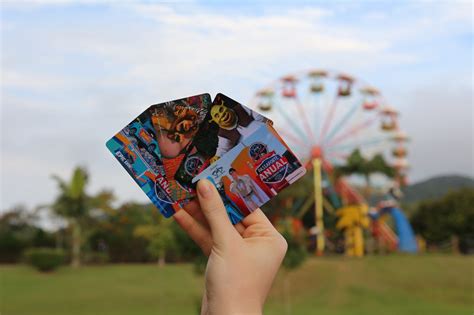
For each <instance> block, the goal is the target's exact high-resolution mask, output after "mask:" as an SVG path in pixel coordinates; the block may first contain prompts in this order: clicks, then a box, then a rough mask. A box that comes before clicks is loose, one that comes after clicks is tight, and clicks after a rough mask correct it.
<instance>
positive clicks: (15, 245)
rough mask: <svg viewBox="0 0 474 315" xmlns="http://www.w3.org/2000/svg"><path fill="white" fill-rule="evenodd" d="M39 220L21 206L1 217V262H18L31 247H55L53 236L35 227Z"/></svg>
mask: <svg viewBox="0 0 474 315" xmlns="http://www.w3.org/2000/svg"><path fill="white" fill-rule="evenodd" d="M37 220H38V218H37V217H36V215H35V214H34V213H33V212H32V211H29V210H27V209H26V208H25V207H23V206H21V205H19V206H15V207H13V208H12V209H9V210H8V211H6V212H4V213H2V214H1V215H0V262H9V263H14V262H18V261H19V260H20V258H21V255H22V253H23V251H24V250H25V249H27V248H30V247H40V246H41V247H54V237H53V235H52V234H51V233H49V232H46V231H44V230H42V229H41V228H39V227H37V226H35V225H34V223H35V222H36V221H37Z"/></svg>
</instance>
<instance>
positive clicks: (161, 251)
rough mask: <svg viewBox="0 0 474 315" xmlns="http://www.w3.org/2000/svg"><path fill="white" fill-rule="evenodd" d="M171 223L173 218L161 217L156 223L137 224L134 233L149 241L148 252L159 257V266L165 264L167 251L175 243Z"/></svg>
mask: <svg viewBox="0 0 474 315" xmlns="http://www.w3.org/2000/svg"><path fill="white" fill-rule="evenodd" d="M171 223H172V221H171V220H164V219H163V218H160V219H159V220H158V222H157V223H156V224H153V223H150V224H143V225H138V226H136V227H135V230H134V233H133V234H134V236H136V237H142V238H144V239H146V240H148V241H149V244H148V247H147V250H148V253H149V254H150V255H151V256H153V257H154V258H156V259H158V265H159V266H164V265H165V263H166V260H165V259H166V253H167V251H168V250H169V249H171V248H173V247H174V244H175V240H174V235H173V230H172V229H171Z"/></svg>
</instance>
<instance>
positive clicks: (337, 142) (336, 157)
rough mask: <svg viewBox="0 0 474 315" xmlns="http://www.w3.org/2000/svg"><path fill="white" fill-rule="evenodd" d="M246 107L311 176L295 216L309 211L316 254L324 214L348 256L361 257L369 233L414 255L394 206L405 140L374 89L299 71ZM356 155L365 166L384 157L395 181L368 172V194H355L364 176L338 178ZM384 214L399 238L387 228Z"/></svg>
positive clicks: (330, 74) (402, 177)
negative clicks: (379, 196)
mask: <svg viewBox="0 0 474 315" xmlns="http://www.w3.org/2000/svg"><path fill="white" fill-rule="evenodd" d="M251 107H254V108H256V109H258V110H259V111H261V112H262V113H263V114H264V115H266V116H267V117H268V118H270V119H272V120H273V121H274V125H275V127H276V129H277V131H278V132H279V133H280V134H281V136H282V137H283V138H284V139H285V141H286V142H287V143H288V144H289V146H290V147H291V148H292V150H293V151H294V153H295V154H296V155H297V156H298V157H299V158H300V160H302V161H303V162H304V163H305V165H306V167H307V169H308V170H311V171H312V173H313V189H312V192H311V193H309V194H308V195H307V196H306V197H305V198H303V199H304V200H300V201H299V204H301V206H300V207H299V210H298V211H299V212H298V213H297V214H296V216H297V217H299V218H302V217H303V215H305V213H306V212H307V211H308V210H309V209H310V208H312V206H313V205H314V217H315V226H314V227H313V228H312V229H311V231H313V233H314V234H315V235H316V246H315V248H316V254H317V255H322V254H323V253H324V250H325V240H326V236H325V235H326V233H325V227H324V223H323V222H324V221H323V218H324V215H325V214H333V215H336V216H337V217H338V221H337V224H336V228H338V229H340V230H342V231H343V232H344V238H345V246H344V247H345V252H346V254H347V255H350V256H362V255H363V254H364V248H365V245H364V237H363V233H364V230H365V229H369V227H370V230H371V232H372V235H373V236H374V238H375V239H377V240H378V241H379V243H380V242H383V243H385V245H386V246H387V247H389V248H391V249H398V250H400V251H406V252H416V250H417V246H416V240H415V237H414V235H413V231H412V229H411V226H410V224H409V223H408V220H407V219H406V217H405V216H404V214H403V212H402V211H401V210H400V209H399V208H398V207H397V199H398V194H397V191H399V189H398V188H399V187H402V186H404V185H405V184H406V178H407V170H408V168H409V165H408V162H407V160H406V156H407V149H406V142H407V141H408V137H407V135H406V134H405V133H404V132H403V131H402V130H400V127H399V122H398V112H397V111H396V110H395V109H394V108H392V107H390V106H389V105H388V104H387V102H386V101H385V99H384V98H383V97H382V94H381V93H380V92H379V90H378V89H376V88H374V87H372V86H370V85H368V84H366V83H365V82H363V81H361V80H359V79H357V78H355V77H353V76H350V75H347V74H341V73H337V72H334V71H326V70H311V71H303V72H299V73H294V74H290V75H285V76H283V77H281V78H280V79H278V80H276V81H274V82H272V83H270V84H269V85H268V86H266V87H265V88H263V89H261V90H259V91H258V92H257V93H256V95H255V97H254V99H253V100H252V103H251ZM354 152H357V153H360V154H361V156H363V158H364V159H367V160H370V159H374V158H375V157H378V158H380V157H382V158H383V162H384V163H385V162H386V164H387V165H388V167H390V168H391V169H392V170H393V174H392V176H390V177H389V176H385V175H381V174H373V175H372V176H371V174H370V173H369V174H368V176H365V178H366V180H367V182H366V187H365V189H357V188H356V187H361V186H363V181H362V177H363V176H358V175H357V174H352V175H351V174H344V176H342V175H341V174H340V172H338V169H339V168H340V167H343V166H344V165H347V163H348V159H349V157H350V156H351V154H353V153H354ZM356 173H357V172H356ZM374 173H377V172H374ZM366 175H367V174H366ZM369 177H370V178H372V179H373V181H372V183H369ZM377 189H378V190H379V191H380V190H385V191H386V192H387V193H386V194H385V200H383V201H381V202H378V203H377V205H376V206H373V207H371V206H370V205H369V204H368V202H369V200H371V199H373V198H371V197H372V196H371V192H373V191H375V190H377ZM295 202H297V201H295ZM388 214H390V215H391V216H392V218H393V221H394V225H395V230H396V233H395V232H394V231H393V230H392V229H391V228H390V227H389V226H388V225H387V224H386V223H385V218H386V217H387V215H388Z"/></svg>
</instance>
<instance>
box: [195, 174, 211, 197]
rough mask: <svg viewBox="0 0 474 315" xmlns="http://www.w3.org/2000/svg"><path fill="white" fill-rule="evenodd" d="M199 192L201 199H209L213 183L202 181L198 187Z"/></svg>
mask: <svg viewBox="0 0 474 315" xmlns="http://www.w3.org/2000/svg"><path fill="white" fill-rule="evenodd" d="M197 191H198V194H199V195H201V197H204V198H208V197H209V196H210V195H211V183H210V182H209V181H208V180H205V179H202V180H200V181H199V182H198V185H197Z"/></svg>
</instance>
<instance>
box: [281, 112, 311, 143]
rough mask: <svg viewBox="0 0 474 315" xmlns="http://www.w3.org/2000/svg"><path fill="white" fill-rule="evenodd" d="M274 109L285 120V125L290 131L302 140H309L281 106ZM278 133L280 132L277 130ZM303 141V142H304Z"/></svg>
mask: <svg viewBox="0 0 474 315" xmlns="http://www.w3.org/2000/svg"><path fill="white" fill-rule="evenodd" d="M275 108H276V109H277V110H278V112H279V113H280V115H281V116H282V117H283V118H284V119H285V121H286V123H287V124H288V125H289V126H290V127H291V129H292V131H293V132H295V133H296V134H298V136H300V137H301V139H303V140H305V141H306V140H309V139H308V136H307V135H306V134H305V133H304V132H303V130H301V129H300V128H299V127H298V125H297V124H296V122H295V120H294V119H291V117H290V116H289V115H288V114H287V113H286V112H285V111H284V110H283V108H282V106H275ZM279 131H280V130H279ZM305 141H303V142H305ZM308 142H309V141H308Z"/></svg>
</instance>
